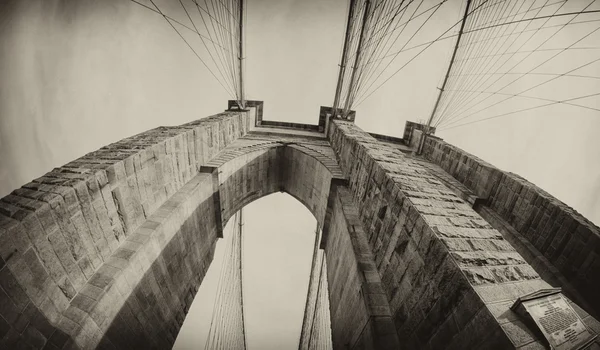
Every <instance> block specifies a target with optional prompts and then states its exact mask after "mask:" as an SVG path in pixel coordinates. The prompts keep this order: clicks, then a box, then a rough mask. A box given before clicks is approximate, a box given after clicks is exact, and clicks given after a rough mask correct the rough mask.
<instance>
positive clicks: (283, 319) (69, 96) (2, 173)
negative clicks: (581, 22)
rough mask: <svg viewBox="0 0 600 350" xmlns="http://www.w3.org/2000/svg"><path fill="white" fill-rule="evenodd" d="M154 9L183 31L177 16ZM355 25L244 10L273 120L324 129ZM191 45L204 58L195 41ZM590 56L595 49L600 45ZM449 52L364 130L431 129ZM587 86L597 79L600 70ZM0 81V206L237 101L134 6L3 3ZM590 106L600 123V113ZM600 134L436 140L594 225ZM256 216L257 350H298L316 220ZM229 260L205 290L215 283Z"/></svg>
mask: <svg viewBox="0 0 600 350" xmlns="http://www.w3.org/2000/svg"><path fill="white" fill-rule="evenodd" d="M572 1H574V2H577V1H579V0H572ZM144 2H145V3H147V2H146V1H144ZM156 3H157V4H158V5H159V6H160V7H161V8H162V9H163V10H164V11H165V12H167V11H169V12H168V13H169V14H170V15H172V16H173V17H175V18H178V19H179V20H181V21H182V22H183V21H185V20H186V17H185V15H184V14H183V13H182V11H181V9H180V7H179V6H180V5H179V3H178V2H177V1H168V0H160V1H156ZM430 3H433V2H430ZM423 6H424V7H426V5H423ZM346 11H347V3H346V1H344V0H302V1H301V0H297V1H293V0H278V1H275V0H273V1H267V0H264V1H259V0H249V1H248V23H247V55H246V56H247V66H246V68H247V75H246V77H247V85H246V88H247V94H248V96H249V98H252V99H258V100H264V101H265V114H264V117H265V118H266V119H270V120H282V121H295V122H303V123H316V122H317V119H318V111H319V106H321V105H331V102H332V99H333V93H334V89H335V83H336V77H337V64H338V61H339V54H340V51H341V45H342V38H343V30H344V25H345V23H344V20H345V16H346ZM458 16H459V1H458V0H450V1H448V3H447V4H446V5H444V6H443V7H442V9H440V11H439V12H438V13H437V14H436V16H435V17H434V18H432V25H430V26H428V27H427V28H426V30H425V31H424V34H423V36H422V37H420V38H419V39H418V40H416V43H419V42H423V41H426V40H428V39H427V38H433V37H435V36H436V35H437V34H439V33H441V31H443V30H445V29H446V28H447V27H448V26H449V25H450V24H452V23H454V21H455V20H456V19H457V18H458ZM186 35H187V34H186ZM573 35H575V34H573ZM188 39H189V40H190V42H191V43H192V44H193V45H195V47H196V48H200V44H199V42H198V41H197V38H194V37H188ZM194 40H196V41H194ZM590 40H591V42H592V43H594V42H596V43H597V42H599V41H598V37H597V36H596V37H594V38H590ZM594 40H595V41H594ZM449 45H452V42H451V40H447V41H445V42H441V43H440V44H436V45H434V46H432V47H431V48H430V49H429V50H428V51H426V52H425V53H424V54H423V55H422V56H421V57H420V58H419V59H418V60H415V61H414V62H413V63H411V64H410V65H409V66H408V67H407V68H406V69H404V70H402V72H401V73H400V74H398V75H396V76H395V77H394V78H393V79H392V80H390V82H389V83H388V84H386V85H385V86H384V88H382V89H381V90H379V91H378V92H377V93H376V94H374V95H373V96H372V97H371V98H370V99H368V100H366V101H365V102H364V103H362V104H361V105H359V106H358V107H357V124H358V125H359V126H361V127H362V128H364V129H365V130H367V131H371V132H377V133H382V134H391V135H396V136H400V135H402V132H403V129H404V123H405V121H406V120H417V119H426V118H427V117H428V116H429V113H430V112H431V108H432V105H433V102H434V100H435V97H436V93H437V90H436V86H437V85H438V84H439V82H440V80H441V77H442V76H443V74H444V73H445V69H446V64H447V57H448V52H449V49H450V46H449ZM578 57H581V56H578ZM569 59H570V60H575V59H576V58H569ZM585 73H586V74H590V75H596V76H598V75H600V74H599V65H595V66H590V67H588V69H587V70H586V72H585ZM0 77H2V79H1V81H0V195H5V194H8V193H9V192H10V191H11V190H13V189H15V188H17V187H19V186H21V185H23V184H24V183H27V182H28V181H31V180H32V179H33V178H35V177H38V176H40V175H42V174H43V173H45V172H47V171H49V170H51V169H52V168H53V167H56V166H60V165H62V164H64V163H67V162H69V161H71V160H73V159H75V158H77V157H80V156H82V155H84V154H86V153H88V152H90V151H94V150H96V149H97V148H99V147H102V146H104V145H106V144H108V143H111V142H114V141H117V140H119V139H122V138H124V137H127V136H131V135H133V134H136V133H139V132H142V131H145V130H148V129H150V128H153V127H156V126H159V125H178V124H182V123H186V122H189V121H191V120H195V119H198V118H202V117H205V116H208V115H211V114H215V113H218V112H220V111H222V110H224V109H225V108H226V100H227V99H228V96H227V94H226V93H225V92H224V91H223V90H222V89H221V88H220V86H219V85H218V83H216V81H215V80H214V79H213V78H212V77H211V76H210V74H208V72H207V71H206V69H205V68H204V67H203V66H202V65H201V64H200V63H199V62H198V60H197V58H196V57H195V56H194V55H193V53H192V52H191V51H190V50H189V48H188V47H187V46H186V45H185V43H184V42H183V41H182V40H181V39H180V38H179V37H178V36H177V34H176V33H175V32H174V31H173V30H172V28H171V27H170V26H169V25H168V24H167V23H166V22H165V20H164V19H163V18H162V17H161V16H158V15H157V14H155V13H153V12H151V11H149V10H147V9H144V8H142V7H140V6H139V5H136V4H134V3H132V2H130V1H128V0H104V1H92V0H62V1H61V0H8V1H3V2H2V3H1V4H0ZM598 82H600V80H596V81H595V82H592V83H590V84H588V85H585V86H583V85H582V83H580V82H579V81H570V80H564V81H562V83H560V84H557V85H555V86H552V87H551V90H552V91H550V92H552V93H555V94H558V95H561V94H563V95H565V94H567V93H568V92H569V91H570V90H572V89H574V88H575V87H577V88H582V89H585V90H586V91H590V93H594V92H599V91H600V85H599V83H598ZM582 86H583V87H582ZM587 103H588V104H589V105H590V106H595V107H597V108H600V103H599V100H593V101H587ZM598 130H600V115H599V114H598V113H597V112H593V111H586V110H582V109H574V108H571V107H567V106H559V107H555V108H548V109H543V110H537V111H535V113H533V112H532V113H520V114H515V115H511V116H507V117H502V118H498V119H494V120H491V121H487V122H482V123H476V124H471V125H469V126H465V127H460V128H456V129H451V130H447V131H441V132H439V133H438V135H439V136H441V137H443V138H445V139H446V140H448V141H449V142H451V143H454V144H456V145H458V146H460V147H462V148H464V149H466V150H468V151H469V152H472V153H474V154H476V155H477V156H479V157H481V158H483V159H485V160H487V161H489V162H491V163H492V164H494V165H496V166H498V167H500V168H502V169H504V170H508V171H512V172H515V173H517V174H520V175H522V176H524V177H525V178H527V179H529V180H530V181H532V182H534V183H536V184H537V185H539V186H540V187H542V188H544V189H545V190H547V191H548V192H550V193H551V194H553V195H555V196H557V197H558V198H559V199H561V200H562V201H564V202H566V203H567V204H569V205H571V206H573V207H574V208H575V209H576V210H578V211H579V212H581V213H582V214H584V215H585V216H587V217H588V218H590V219H591V220H592V221H594V222H595V223H596V224H598V223H600V161H599V159H600V138H598V137H597V132H598ZM246 210H247V211H246V213H247V215H245V218H246V222H247V225H246V234H247V236H246V240H245V244H246V247H245V248H246V260H245V264H246V265H245V266H246V271H247V275H246V276H247V278H246V281H245V282H246V285H245V287H244V288H246V296H247V298H248V302H247V303H246V306H247V317H248V341H249V346H250V347H252V348H256V349H264V348H272V349H284V348H290V349H291V348H295V347H296V345H297V341H298V337H299V332H300V324H301V321H302V320H301V318H302V308H303V307H304V298H305V291H306V283H307V280H308V269H309V267H310V254H311V245H312V238H313V234H314V218H312V217H311V215H310V213H308V212H307V211H306V210H305V209H304V207H303V206H302V205H300V204H299V203H298V202H296V201H295V200H293V199H292V198H291V197H289V196H287V195H283V194H277V195H273V196H271V197H268V198H264V199H262V200H260V201H257V202H256V203H254V204H252V205H250V206H248V207H247V209H246ZM275 213H277V215H274V214H275ZM273 217H278V218H282V219H281V220H277V221H273V220H272V218H273ZM283 218H285V219H283ZM218 252H219V251H217V258H216V259H215V264H213V267H212V268H211V270H209V276H208V277H207V278H208V280H210V275H211V274H213V275H214V274H216V273H217V272H218V268H219V266H218V264H217V263H219V258H218ZM215 270H216V271H215ZM213 288H214V287H213ZM275 292H277V293H275ZM211 293H214V289H213V290H212V292H211V290H210V285H209V284H208V282H207V284H204V285H203V288H202V289H201V290H200V292H199V294H198V296H199V297H198V298H197V300H196V302H195V303H194V306H193V307H192V311H191V314H190V316H189V320H188V321H186V324H185V326H184V328H183V330H182V333H181V336H180V337H179V338H178V340H177V347H178V348H181V349H184V348H186V349H187V348H192V345H194V346H195V345H198V346H200V347H202V346H203V340H202V334H204V332H207V329H206V323H205V322H207V321H206V320H207V318H203V317H204V316H203V315H205V314H206V313H207V312H209V311H208V310H210V309H211V307H212V306H211V304H212V298H213V297H214V296H213V295H211ZM203 322H204V323H203Z"/></svg>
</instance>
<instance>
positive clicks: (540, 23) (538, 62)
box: [431, 0, 600, 130]
mask: <svg viewBox="0 0 600 350" xmlns="http://www.w3.org/2000/svg"><path fill="white" fill-rule="evenodd" d="M465 6H466V11H465V13H466V15H465V19H464V24H463V28H462V30H461V33H459V35H460V37H459V40H458V42H457V45H456V51H455V54H454V56H453V59H452V60H451V62H450V64H449V69H448V74H447V76H446V77H445V79H444V82H443V84H442V87H441V92H440V96H439V99H438V102H437V103H436V106H435V107H434V111H433V113H432V116H431V125H432V126H435V127H438V129H439V130H444V129H450V128H455V127H460V126H464V125H468V124H472V123H477V122H481V121H485V120H490V119H495V118H499V117H503V116H508V115H513V114H516V113H520V112H526V111H532V110H537V109H540V108H543V107H548V106H552V105H558V104H560V105H568V106H571V107H576V108H578V109H580V110H582V111H583V110H588V111H594V112H600V98H599V97H598V96H600V85H598V83H599V81H600V76H598V74H597V72H598V68H600V66H599V65H598V61H600V45H598V44H599V43H600V26H599V23H600V2H598V1H594V0H592V1H590V0H585V1H566V0H561V1H552V0H533V1H523V0H504V1H498V0H473V1H466V5H465ZM565 84H568V86H569V88H568V89H567V88H565Z"/></svg>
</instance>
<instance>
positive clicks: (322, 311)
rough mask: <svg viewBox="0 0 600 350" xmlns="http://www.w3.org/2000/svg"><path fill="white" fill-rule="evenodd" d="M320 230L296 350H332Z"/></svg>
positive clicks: (317, 232)
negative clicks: (320, 247)
mask: <svg viewBox="0 0 600 350" xmlns="http://www.w3.org/2000/svg"><path fill="white" fill-rule="evenodd" d="M320 242H321V235H320V229H319V227H318V226H317V231H316V234H315V245H314V249H313V258H312V264H311V269H310V277H309V282H308V292H307V295H306V306H305V308H304V319H303V321H302V330H301V333H300V343H299V346H298V349H300V350H305V349H306V350H308V349H310V350H313V349H318V350H320V349H323V350H329V349H332V346H333V345H332V343H331V320H330V312H329V292H328V289H327V263H326V259H325V252H324V251H323V250H320V249H319V243H320Z"/></svg>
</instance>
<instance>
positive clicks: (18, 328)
mask: <svg viewBox="0 0 600 350" xmlns="http://www.w3.org/2000/svg"><path fill="white" fill-rule="evenodd" d="M262 107H263V105H262V102H258V101H249V102H248V106H247V109H246V110H231V109H230V110H228V111H226V112H224V113H220V114H217V115H214V116H211V117H208V118H204V119H201V120H198V121H195V122H191V123H188V124H185V125H181V126H177V127H159V128H156V129H153V130H149V131H147V132H144V133H141V134H139V135H135V136H132V137H130V138H127V139H124V140H122V141H119V142H117V143H114V144H111V145H109V146H106V147H103V148H101V149H99V150H98V151H95V152H92V153H89V154H87V155H85V156H83V157H81V158H79V159H77V160H74V161H72V162H70V163H68V164H66V165H64V166H62V167H59V168H56V169H54V170H52V171H50V172H49V173H47V174H46V175H44V176H42V177H40V178H38V179H35V180H33V181H32V182H30V183H28V184H26V185H24V186H23V187H22V188H20V189H17V190H15V191H13V192H12V193H11V194H10V195H8V196H6V197H4V198H2V199H1V200H0V257H1V260H0V339H1V343H0V347H1V348H7V349H8V348H20V347H23V348H26V347H32V348H37V349H42V348H45V349H55V348H58V349H77V348H79V349H93V348H106V349H133V348H144V349H151V348H156V349H164V348H170V347H172V345H173V343H174V341H175V338H176V336H177V334H178V332H179V329H180V327H181V324H182V323H183V320H184V319H185V315H186V313H187V311H188V309H189V306H190V304H191V302H192V300H193V298H194V296H195V294H196V291H197V290H198V287H199V286H200V284H201V283H202V279H203V277H204V275H205V272H206V270H207V269H208V267H209V265H210V263H211V261H212V258H213V253H214V248H215V244H216V241H217V240H218V239H219V237H222V228H223V226H224V225H225V223H226V222H227V221H228V220H229V219H230V218H231V216H232V215H233V214H234V213H235V212H236V211H238V210H239V209H241V208H242V207H244V206H245V205H246V204H248V203H250V202H252V201H254V200H256V199H259V198H261V197H263V196H266V195H268V194H270V193H273V192H278V191H284V192H286V193H288V194H290V195H291V196H293V197H294V198H296V199H297V200H298V201H300V202H301V203H302V204H304V205H305V206H306V208H307V209H308V210H310V212H311V213H312V214H313V215H314V216H315V218H316V219H317V221H318V222H319V224H320V225H321V227H322V228H323V235H322V239H321V242H320V248H321V249H323V250H324V252H325V255H326V257H327V264H326V275H327V288H328V290H329V304H330V314H331V325H332V330H331V331H332V332H331V333H332V341H333V346H334V348H336V349H399V348H402V349H445V348H448V349H492V348H498V349H505V348H506V349H510V348H519V349H536V348H540V349H542V348H544V347H546V346H547V343H546V340H545V338H544V336H543V334H541V333H540V332H539V331H537V330H536V329H535V327H533V326H532V325H531V324H530V323H528V321H527V320H526V319H524V318H523V317H522V316H521V315H518V314H517V313H515V312H514V311H512V309H511V306H512V305H513V303H514V302H515V300H517V298H519V297H522V296H523V295H526V294H528V293H531V292H536V291H539V290H544V289H548V288H550V287H551V286H552V287H561V288H562V293H563V294H564V295H565V296H566V298H567V299H566V300H567V301H568V302H569V303H570V305H571V307H572V308H573V309H574V310H575V311H576V312H577V314H578V317H579V318H580V319H581V320H582V322H583V323H584V324H585V325H586V327H588V328H589V329H590V330H592V331H594V332H596V333H597V332H598V331H599V323H598V321H597V320H596V318H595V317H594V316H595V315H598V313H599V311H600V301H599V300H600V299H599V298H598V297H597V295H598V292H599V291H600V282H599V281H600V278H599V276H600V259H599V254H600V230H599V229H598V227H596V226H594V225H593V224H592V223H590V222H589V221H588V220H586V219H585V218H583V217H582V216H581V215H579V214H578V213H576V212H575V211H574V210H572V209H570V208H569V207H568V206H566V205H565V204H564V203H562V202H560V201H559V200H557V199H556V198H553V197H552V196H550V195H549V194H548V193H546V192H544V191H542V190H541V189H539V188H538V187H536V186H535V185H533V184H531V183H529V182H527V181H526V180H524V179H522V178H520V177H519V176H517V175H514V174H511V173H507V172H504V171H502V170H500V169H497V168H495V167H494V166H492V165H490V164H488V163H486V162H484V161H482V160H480V159H478V158H476V157H474V156H472V155H470V154H468V153H466V152H464V151H462V150H460V149H458V148H456V147H454V146H452V145H450V144H448V143H446V142H444V141H443V140H441V139H439V138H436V137H434V136H429V137H427V138H426V139H425V142H424V147H423V153H422V154H421V155H415V152H414V145H416V144H419V138H420V137H423V135H422V132H421V130H422V125H419V124H415V123H410V122H409V123H407V126H406V130H405V134H404V137H403V138H394V137H389V136H383V135H375V134H369V133H367V132H365V131H363V130H361V129H360V128H359V127H357V126H356V125H355V124H354V123H353V120H352V118H354V114H352V118H350V120H338V119H336V118H335V117H332V116H331V115H332V113H331V109H328V108H325V107H322V108H321V113H320V117H319V124H318V125H305V124H295V123H283V122H275V121H268V120H263V117H262ZM592 346H596V348H598V344H596V343H594V344H593V345H592Z"/></svg>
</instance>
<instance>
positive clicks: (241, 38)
mask: <svg viewBox="0 0 600 350" xmlns="http://www.w3.org/2000/svg"><path fill="white" fill-rule="evenodd" d="M238 23H239V35H238V38H239V53H238V54H239V57H238V61H239V70H240V108H241V109H244V108H245V107H246V100H245V96H244V65H243V59H244V0H240V6H239V18H238ZM241 214H242V212H241V210H240V216H241Z"/></svg>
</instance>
